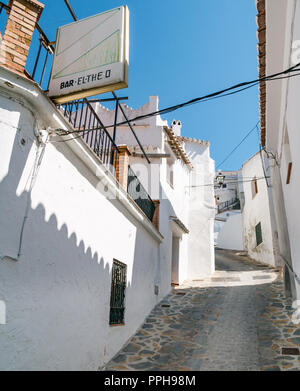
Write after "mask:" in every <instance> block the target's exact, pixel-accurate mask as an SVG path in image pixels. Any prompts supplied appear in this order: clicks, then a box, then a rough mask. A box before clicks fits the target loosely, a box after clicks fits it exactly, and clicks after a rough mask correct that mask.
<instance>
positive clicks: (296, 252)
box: [281, 2, 300, 299]
mask: <svg viewBox="0 0 300 391" xmlns="http://www.w3.org/2000/svg"><path fill="white" fill-rule="evenodd" d="M299 23H300V4H299V2H297V3H296V10H295V21H294V31H293V37H292V41H295V40H299V37H300V28H299ZM294 79H295V80H292V79H291V80H290V82H289V86H288V88H289V89H288V97H287V111H286V126H287V130H288V134H289V144H290V152H291V161H292V163H293V166H292V173H291V180H290V183H289V184H286V178H287V164H288V162H287V159H286V155H285V153H284V152H283V156H282V158H281V179H282V187H283V194H284V201H285V208H286V214H287V221H288V231H289V238H290V245H291V255H292V263H293V269H294V271H295V273H296V274H297V275H298V276H300V241H299V232H300V223H299V214H298V210H299V207H298V204H299V202H298V200H299V191H300V178H299V167H300V156H299V147H300V134H299V120H300V114H299V97H300V94H299V88H300V82H299V78H294ZM296 290H297V298H298V299H300V286H299V284H298V283H296Z"/></svg>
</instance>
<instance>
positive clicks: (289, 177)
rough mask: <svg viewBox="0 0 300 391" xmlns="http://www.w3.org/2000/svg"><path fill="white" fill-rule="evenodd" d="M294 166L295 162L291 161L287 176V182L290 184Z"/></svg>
mask: <svg viewBox="0 0 300 391" xmlns="http://www.w3.org/2000/svg"><path fill="white" fill-rule="evenodd" d="M292 166H293V163H292V162H289V164H288V169H287V177H286V184H287V185H289V184H290V181H291V175H292Z"/></svg>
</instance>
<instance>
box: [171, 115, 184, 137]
mask: <svg viewBox="0 0 300 391" xmlns="http://www.w3.org/2000/svg"><path fill="white" fill-rule="evenodd" d="M181 128H182V124H181V121H176V120H175V119H174V121H172V125H171V129H172V130H173V132H174V133H175V135H176V136H181Z"/></svg>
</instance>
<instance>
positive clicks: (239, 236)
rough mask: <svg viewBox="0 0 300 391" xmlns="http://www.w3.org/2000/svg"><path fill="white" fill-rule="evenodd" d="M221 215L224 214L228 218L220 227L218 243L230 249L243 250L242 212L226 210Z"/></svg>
mask: <svg viewBox="0 0 300 391" xmlns="http://www.w3.org/2000/svg"><path fill="white" fill-rule="evenodd" d="M227 215H228V216H227ZM219 216H220V217H223V216H224V218H226V219H227V220H226V222H224V223H223V224H222V225H221V227H220V231H219V233H218V236H217V239H216V245H217V246H218V247H220V248H225V249H228V250H240V251H241V250H243V249H244V243H243V223H242V214H241V212H240V211H235V212H224V213H221V214H220V215H219Z"/></svg>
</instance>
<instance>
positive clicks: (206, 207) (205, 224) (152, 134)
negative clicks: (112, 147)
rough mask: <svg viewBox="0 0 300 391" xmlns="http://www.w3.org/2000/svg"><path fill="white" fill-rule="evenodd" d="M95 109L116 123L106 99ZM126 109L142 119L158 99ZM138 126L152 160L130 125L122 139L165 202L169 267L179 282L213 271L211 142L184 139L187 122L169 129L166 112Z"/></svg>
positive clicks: (164, 254) (162, 216)
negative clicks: (145, 154)
mask: <svg viewBox="0 0 300 391" xmlns="http://www.w3.org/2000/svg"><path fill="white" fill-rule="evenodd" d="M94 108H95V111H96V113H97V114H98V115H99V117H100V118H101V119H102V121H103V123H104V124H105V125H107V126H109V125H110V124H112V123H113V121H114V118H115V110H108V109H106V108H105V107H103V106H102V105H101V104H100V103H96V104H95V105H94ZM122 108H123V110H124V112H125V114H126V117H127V118H128V119H132V118H136V117H139V116H142V115H144V114H146V113H149V112H155V111H157V110H158V97H157V96H150V98H149V102H148V103H146V104H145V105H143V106H141V107H140V108H138V109H132V108H130V107H128V106H127V105H126V104H122ZM122 121H124V116H123V114H122V112H120V110H119V112H118V122H122ZM133 128H134V131H135V133H136V135H137V136H138V139H139V140H140V142H141V144H142V146H143V148H144V150H145V151H146V153H147V154H148V155H149V158H150V160H151V164H148V163H147V161H146V159H145V158H144V157H143V153H142V151H141V148H140V146H139V145H138V143H137V140H136V139H135V137H134V135H133V133H132V132H131V130H130V128H129V127H128V126H127V125H124V126H118V130H117V133H116V142H117V144H118V145H126V146H128V148H129V151H130V153H131V155H130V157H129V164H130V166H131V168H132V169H133V171H134V172H135V173H138V174H139V175H138V176H139V178H140V180H141V182H142V184H143V185H144V187H145V189H146V190H147V192H148V193H149V195H150V196H151V198H152V199H153V200H159V201H160V207H159V222H160V224H159V227H160V232H161V233H162V235H163V236H164V239H165V240H164V242H163V244H162V245H161V259H162V260H163V261H162V262H163V265H164V266H163V267H165V268H166V270H170V269H172V274H171V275H170V278H172V280H171V282H172V283H173V284H178V283H182V282H183V281H184V280H186V279H197V278H200V277H201V276H202V277H203V276H208V275H210V274H212V273H213V272H214V247H213V220H214V193H213V186H212V185H213V180H214V161H213V160H212V159H211V158H210V155H209V143H208V142H206V141H202V140H198V139H191V138H188V137H181V128H182V124H181V122H180V121H175V120H174V121H173V123H172V125H171V127H170V128H169V126H168V123H167V121H164V120H162V119H161V117H160V116H154V117H150V118H147V119H143V120H140V121H137V122H136V123H135V122H134V121H133ZM110 132H111V134H112V133H113V129H111V131H110ZM207 184H211V186H207ZM203 185H204V186H203ZM199 238H201V239H200V240H199ZM170 262H171V265H170Z"/></svg>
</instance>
